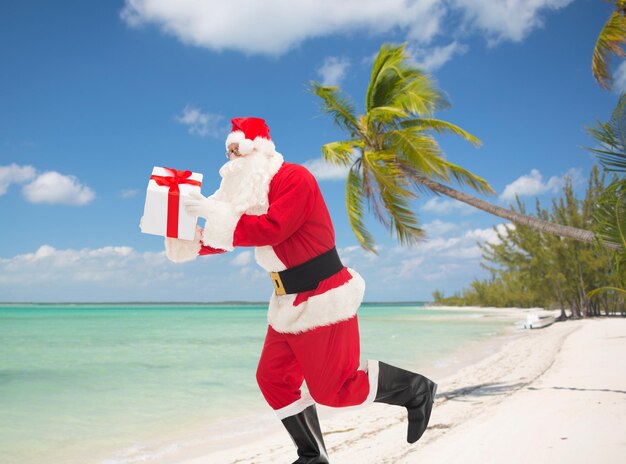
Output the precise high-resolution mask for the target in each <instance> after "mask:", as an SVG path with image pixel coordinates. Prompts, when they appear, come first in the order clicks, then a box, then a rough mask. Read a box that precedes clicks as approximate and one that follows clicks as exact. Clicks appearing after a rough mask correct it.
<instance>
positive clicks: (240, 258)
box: [230, 251, 252, 266]
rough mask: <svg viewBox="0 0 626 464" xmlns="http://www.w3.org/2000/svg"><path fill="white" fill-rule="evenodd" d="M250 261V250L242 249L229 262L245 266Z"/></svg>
mask: <svg viewBox="0 0 626 464" xmlns="http://www.w3.org/2000/svg"><path fill="white" fill-rule="evenodd" d="M251 262H252V252H251V251H242V252H241V253H239V254H238V255H237V256H236V257H235V259H233V260H232V261H231V262H230V263H231V264H232V265H233V266H245V265H247V264H250V263H251Z"/></svg>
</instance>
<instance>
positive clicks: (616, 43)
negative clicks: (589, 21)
mask: <svg viewBox="0 0 626 464" xmlns="http://www.w3.org/2000/svg"><path fill="white" fill-rule="evenodd" d="M620 3H622V2H618V3H617V8H618V10H616V11H614V12H613V13H612V14H611V16H610V17H609V19H608V21H607V22H606V23H605V24H604V27H603V28H602V31H600V35H599V36H598V39H597V40H596V45H595V47H594V50H593V57H592V59H591V72H592V73H593V77H595V79H596V81H597V82H598V84H600V85H601V86H602V87H604V88H605V89H610V88H611V83H612V81H613V79H612V77H611V74H610V71H609V64H610V59H611V55H616V56H619V57H623V56H624V55H625V54H624V50H623V49H622V44H624V43H626V18H625V17H624V13H623V8H624V6H623V5H622V6H621V7H620Z"/></svg>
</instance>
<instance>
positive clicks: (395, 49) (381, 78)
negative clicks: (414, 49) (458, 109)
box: [365, 44, 446, 115]
mask: <svg viewBox="0 0 626 464" xmlns="http://www.w3.org/2000/svg"><path fill="white" fill-rule="evenodd" d="M405 46H406V44H402V45H389V44H383V45H382V46H381V48H380V51H379V53H378V55H377V57H376V60H375V62H374V66H373V67H372V76H371V79H370V83H369V86H368V89H367V93H366V98H365V107H366V110H367V112H368V113H369V112H370V111H371V110H373V109H374V108H377V107H380V106H385V107H392V108H397V109H401V110H403V111H405V112H408V113H413V114H419V115H432V114H433V112H434V111H435V110H436V109H437V108H440V107H442V106H444V105H445V104H446V100H445V98H444V97H443V94H442V93H441V92H440V91H439V90H437V88H436V87H435V85H434V84H433V81H432V79H431V78H430V77H429V76H428V75H427V74H425V73H424V72H422V71H421V70H420V69H418V68H417V67H416V66H414V65H413V64H412V63H411V62H410V59H409V56H408V55H407V54H406V52H405Z"/></svg>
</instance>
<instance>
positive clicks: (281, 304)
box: [267, 268, 365, 333]
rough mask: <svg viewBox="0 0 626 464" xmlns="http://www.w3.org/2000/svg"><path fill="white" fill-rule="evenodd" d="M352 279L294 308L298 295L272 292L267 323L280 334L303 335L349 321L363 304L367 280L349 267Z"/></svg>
mask: <svg viewBox="0 0 626 464" xmlns="http://www.w3.org/2000/svg"><path fill="white" fill-rule="evenodd" d="M348 272H350V274H352V279H350V280H349V281H348V282H346V283H345V284H343V285H342V286H340V287H337V288H333V289H332V290H328V291H327V292H325V293H322V294H321V295H314V296H312V297H310V298H309V299H308V300H307V301H305V302H304V303H300V304H299V305H298V306H294V305H293V302H294V300H295V299H296V295H295V294H288V295H276V293H272V297H271V299H270V305H269V311H268V312H267V320H268V322H269V324H270V325H271V326H272V328H273V329H274V330H276V331H277V332H281V333H301V332H305V331H307V330H311V329H314V328H315V327H321V326H324V325H330V324H333V323H335V322H339V321H343V320H347V319H350V318H351V317H352V316H354V315H355V314H356V312H357V310H358V309H359V306H360V305H361V302H362V301H363V294H364V293H365V281H364V280H363V277H361V276H360V275H359V273H358V272H356V271H355V270H354V269H350V268H348Z"/></svg>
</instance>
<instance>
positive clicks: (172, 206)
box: [150, 168, 201, 238]
mask: <svg viewBox="0 0 626 464" xmlns="http://www.w3.org/2000/svg"><path fill="white" fill-rule="evenodd" d="M163 169H165V170H166V171H168V173H171V175H169V176H155V175H153V176H150V179H152V180H153V181H155V182H156V183H157V185H160V186H161V187H169V191H168V193H167V232H166V234H165V235H166V236H167V237H172V238H178V213H179V211H178V210H179V205H180V189H179V187H178V186H179V185H180V184H190V185H195V186H196V187H200V185H201V183H200V181H197V180H193V179H190V178H189V177H190V176H191V174H192V173H191V171H177V170H176V169H172V168H163Z"/></svg>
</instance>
